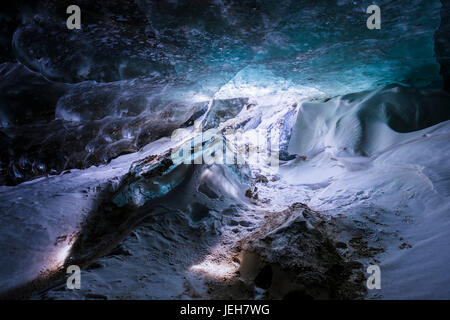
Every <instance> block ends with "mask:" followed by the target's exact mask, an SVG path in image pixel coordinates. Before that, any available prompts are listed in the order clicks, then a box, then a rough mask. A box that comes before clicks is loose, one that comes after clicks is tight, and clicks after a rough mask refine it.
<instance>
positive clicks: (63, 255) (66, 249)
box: [55, 244, 72, 267]
mask: <svg viewBox="0 0 450 320" xmlns="http://www.w3.org/2000/svg"><path fill="white" fill-rule="evenodd" d="M71 248H72V245H71V244H67V245H64V246H63V247H62V248H60V250H59V251H58V253H57V254H56V257H55V259H56V267H61V266H62V265H64V262H65V261H66V259H67V257H68V256H69V253H70V249H71Z"/></svg>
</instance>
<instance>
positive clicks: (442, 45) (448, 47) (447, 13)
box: [435, 0, 450, 91]
mask: <svg viewBox="0 0 450 320" xmlns="http://www.w3.org/2000/svg"><path fill="white" fill-rule="evenodd" d="M441 2H442V9H441V25H440V27H439V29H438V30H437V31H436V34H435V51H436V57H437V60H438V62H439V64H440V65H441V74H442V77H443V78H444V86H445V90H447V91H450V39H449V35H450V1H448V0H441Z"/></svg>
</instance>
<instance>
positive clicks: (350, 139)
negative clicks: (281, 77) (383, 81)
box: [289, 86, 450, 157]
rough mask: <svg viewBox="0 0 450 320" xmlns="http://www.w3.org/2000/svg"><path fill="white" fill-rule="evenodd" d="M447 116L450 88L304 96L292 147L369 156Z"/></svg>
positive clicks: (449, 114) (304, 151)
mask: <svg viewBox="0 0 450 320" xmlns="http://www.w3.org/2000/svg"><path fill="white" fill-rule="evenodd" d="M448 119H450V95H449V94H447V93H445V92H442V91H435V90H419V89H415V88H409V87H402V86H388V87H385V88H382V89H378V90H374V91H365V92H359V93H352V94H348V95H344V96H340V97H336V98H333V99H331V100H328V101H326V102H305V103H303V104H302V105H301V108H300V111H299V113H298V117H297V122H296V124H295V126H294V128H293V133H292V140H291V144H290V147H289V152H290V153H293V154H299V155H303V156H307V157H311V156H314V155H316V154H318V153H320V152H322V151H324V150H325V149H326V150H327V151H328V152H330V153H332V154H333V155H335V156H348V155H361V156H369V155H373V154H376V153H379V152H381V151H382V150H384V149H386V148H389V147H390V146H392V145H394V144H396V143H398V142H399V141H401V140H402V139H404V137H406V136H408V134H407V133H408V132H413V131H417V130H420V129H424V128H427V127H430V126H432V125H434V124H437V123H439V122H441V121H445V120H448Z"/></svg>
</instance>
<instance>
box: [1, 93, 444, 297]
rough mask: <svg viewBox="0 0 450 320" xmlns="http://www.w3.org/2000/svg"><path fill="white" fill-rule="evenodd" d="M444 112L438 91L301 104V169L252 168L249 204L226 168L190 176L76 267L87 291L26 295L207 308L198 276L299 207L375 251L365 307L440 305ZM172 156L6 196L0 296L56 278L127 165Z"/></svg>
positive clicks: (297, 142) (297, 129)
mask: <svg viewBox="0 0 450 320" xmlns="http://www.w3.org/2000/svg"><path fill="white" fill-rule="evenodd" d="M448 101H449V98H448V96H447V95H445V94H442V93H436V92H419V91H414V90H410V89H406V88H401V87H400V88H397V87H388V88H385V89H380V90H376V91H372V92H362V93H357V94H352V95H347V96H344V97H335V98H333V99H331V100H329V101H326V102H315V103H310V102H304V103H303V104H301V105H300V106H299V108H298V109H299V110H298V116H297V120H296V123H295V125H294V128H293V131H292V138H291V141H290V144H289V152H290V153H291V154H296V155H297V156H296V158H295V159H293V160H290V161H282V162H281V166H280V168H279V171H278V172H276V173H274V172H273V171H271V172H269V171H267V170H266V168H257V167H254V166H253V167H251V169H252V170H254V171H260V172H261V173H263V174H266V175H267V178H268V183H257V184H256V185H257V187H258V196H259V200H258V201H250V200H249V199H247V198H246V197H245V196H244V194H245V190H246V184H245V182H243V181H240V180H239V179H238V178H237V177H236V176H235V175H233V173H232V170H229V168H228V167H226V166H214V165H213V166H197V167H196V168H195V171H194V174H193V176H192V177H191V178H189V180H188V181H185V182H184V185H183V186H182V189H181V190H184V191H182V192H179V190H180V189H177V190H178V193H176V194H172V195H171V196H170V197H169V198H168V200H165V201H166V202H165V203H163V205H162V206H161V209H160V210H159V211H156V212H155V213H152V214H151V215H150V216H149V217H148V218H146V219H145V220H144V221H143V223H142V224H141V225H140V226H139V227H137V228H136V229H135V230H134V231H133V232H132V233H131V234H130V235H129V236H128V237H127V238H126V239H125V240H124V241H123V242H122V244H121V245H120V248H119V249H117V250H115V252H112V253H111V254H110V255H107V256H105V257H103V258H101V259H99V260H97V261H96V262H95V263H94V264H93V265H92V266H91V267H90V268H89V269H88V270H83V273H82V290H80V291H74V292H71V291H68V290H65V287H64V285H60V286H58V287H55V288H53V289H51V290H49V291H47V292H45V293H43V294H41V295H39V296H35V298H56V299H71V298H73V299H80V298H109V299H111V298H112V299H114V298H115V299H128V298H135V299H136V298H137V299H172V298H201V297H203V298H204V297H208V296H209V294H210V293H208V288H207V286H205V283H204V281H203V277H204V276H205V275H206V276H209V277H211V276H212V277H217V278H219V279H220V278H221V277H226V276H227V274H228V273H230V272H234V271H235V270H236V269H237V268H238V264H237V262H235V261H228V260H227V259H228V258H229V256H227V254H229V252H227V248H229V247H231V246H232V245H233V244H235V243H236V242H237V241H238V240H239V239H240V238H242V237H244V236H246V235H247V234H248V233H249V232H251V231H253V230H255V228H258V226H259V223H260V222H261V221H262V218H263V216H264V212H268V211H271V212H276V211H280V210H283V209H285V208H287V207H288V206H289V205H291V204H292V203H295V202H303V203H306V204H307V205H308V206H310V207H311V208H312V209H314V210H316V211H319V212H322V213H326V214H327V215H329V216H343V217H345V218H346V219H347V221H349V223H350V225H351V227H352V228H354V229H355V230H360V232H361V233H363V234H364V235H365V237H366V239H367V240H368V241H369V242H370V244H373V245H374V246H376V247H377V248H380V249H381V250H380V253H378V254H377V255H375V256H374V257H367V259H362V260H361V262H362V263H363V265H364V268H367V266H368V265H369V264H378V265H379V266H380V268H381V286H382V289H381V290H372V291H369V293H368V296H367V297H368V298H371V299H432V298H437V299H449V298H450V275H449V273H448V263H449V262H450V250H448V248H447V246H448V244H450V232H449V230H450V215H449V214H450V211H449V209H450V162H449V161H448V159H449V157H450V143H449V141H450V121H444V122H440V123H438V122H439V121H438V120H437V119H438V118H439V116H442V112H447V111H445V109H446V108H447V109H448V106H449V104H448ZM427 108H429V109H427ZM278 110H279V111H278V113H270V114H269V113H267V112H264V111H267V109H264V106H263V104H259V105H256V107H255V108H254V111H250V115H251V116H256V115H257V114H258V113H262V114H263V116H262V120H261V123H260V124H258V125H259V126H261V127H264V128H267V127H268V124H269V123H268V122H272V123H273V122H275V121H276V120H277V119H274V118H280V117H281V116H282V114H283V112H280V109H278ZM443 110H444V111H443ZM245 112H247V111H244V112H243V113H241V114H240V116H238V117H237V119H238V120H237V121H242V119H241V118H242V117H243V115H245ZM252 112H253V113H252ZM270 115H273V116H270ZM433 117H434V118H433ZM424 123H425V125H424ZM435 123H437V124H435ZM433 124H434V125H433ZM169 145H170V141H169V139H161V140H159V141H156V142H154V143H152V144H150V145H149V146H147V147H146V148H144V150H142V151H141V152H140V153H135V154H130V155H125V156H121V157H119V158H117V159H116V160H113V161H112V162H111V163H110V164H108V165H106V166H100V167H91V168H89V169H86V170H71V172H70V173H67V174H61V175H59V176H52V177H48V178H42V179H38V180H34V181H31V182H29V183H24V184H21V185H19V186H15V187H2V188H1V189H0V198H1V199H2V201H1V203H0V212H1V215H0V228H1V230H0V252H2V254H3V257H2V263H1V267H0V268H1V269H0V274H1V277H0V285H1V287H2V290H3V289H5V288H11V287H12V286H15V285H18V284H21V283H24V282H26V281H29V280H31V279H33V278H34V277H36V276H37V275H38V274H39V273H40V272H41V271H43V270H46V269H47V270H52V269H55V268H57V266H58V264H60V263H62V261H63V260H64V258H65V254H66V253H67V252H68V251H67V248H68V247H69V248H70V244H71V243H72V242H73V241H74V240H73V237H76V234H77V232H78V231H79V229H80V227H79V226H80V223H81V222H82V221H83V218H84V217H85V216H86V214H87V213H89V212H90V211H91V210H93V208H95V206H96V205H97V204H98V195H99V194H100V191H101V190H104V189H105V188H107V186H108V184H109V183H119V180H120V177H122V176H123V175H125V174H126V173H127V172H128V169H129V166H130V164H131V162H133V161H135V160H137V159H142V158H143V157H144V156H146V155H149V154H152V153H158V152H161V151H162V150H165V149H166V148H167V147H168V146H169ZM97 187H99V188H97ZM64 235H67V237H63V238H61V236H64ZM71 236H73V237H72V238H71ZM350 245H351V244H350ZM202 274H203V276H202Z"/></svg>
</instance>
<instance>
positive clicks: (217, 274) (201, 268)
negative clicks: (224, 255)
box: [189, 260, 238, 279]
mask: <svg viewBox="0 0 450 320" xmlns="http://www.w3.org/2000/svg"><path fill="white" fill-rule="evenodd" d="M237 269H238V267H237V266H236V265H235V264H234V263H232V262H215V261H209V260H205V261H203V262H202V263H200V264H197V265H194V266H192V267H190V269H189V270H190V271H197V272H201V273H204V274H206V275H207V276H210V277H213V278H217V279H223V278H230V277H231V276H232V275H233V274H234V273H235V272H236V271H237Z"/></svg>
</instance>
